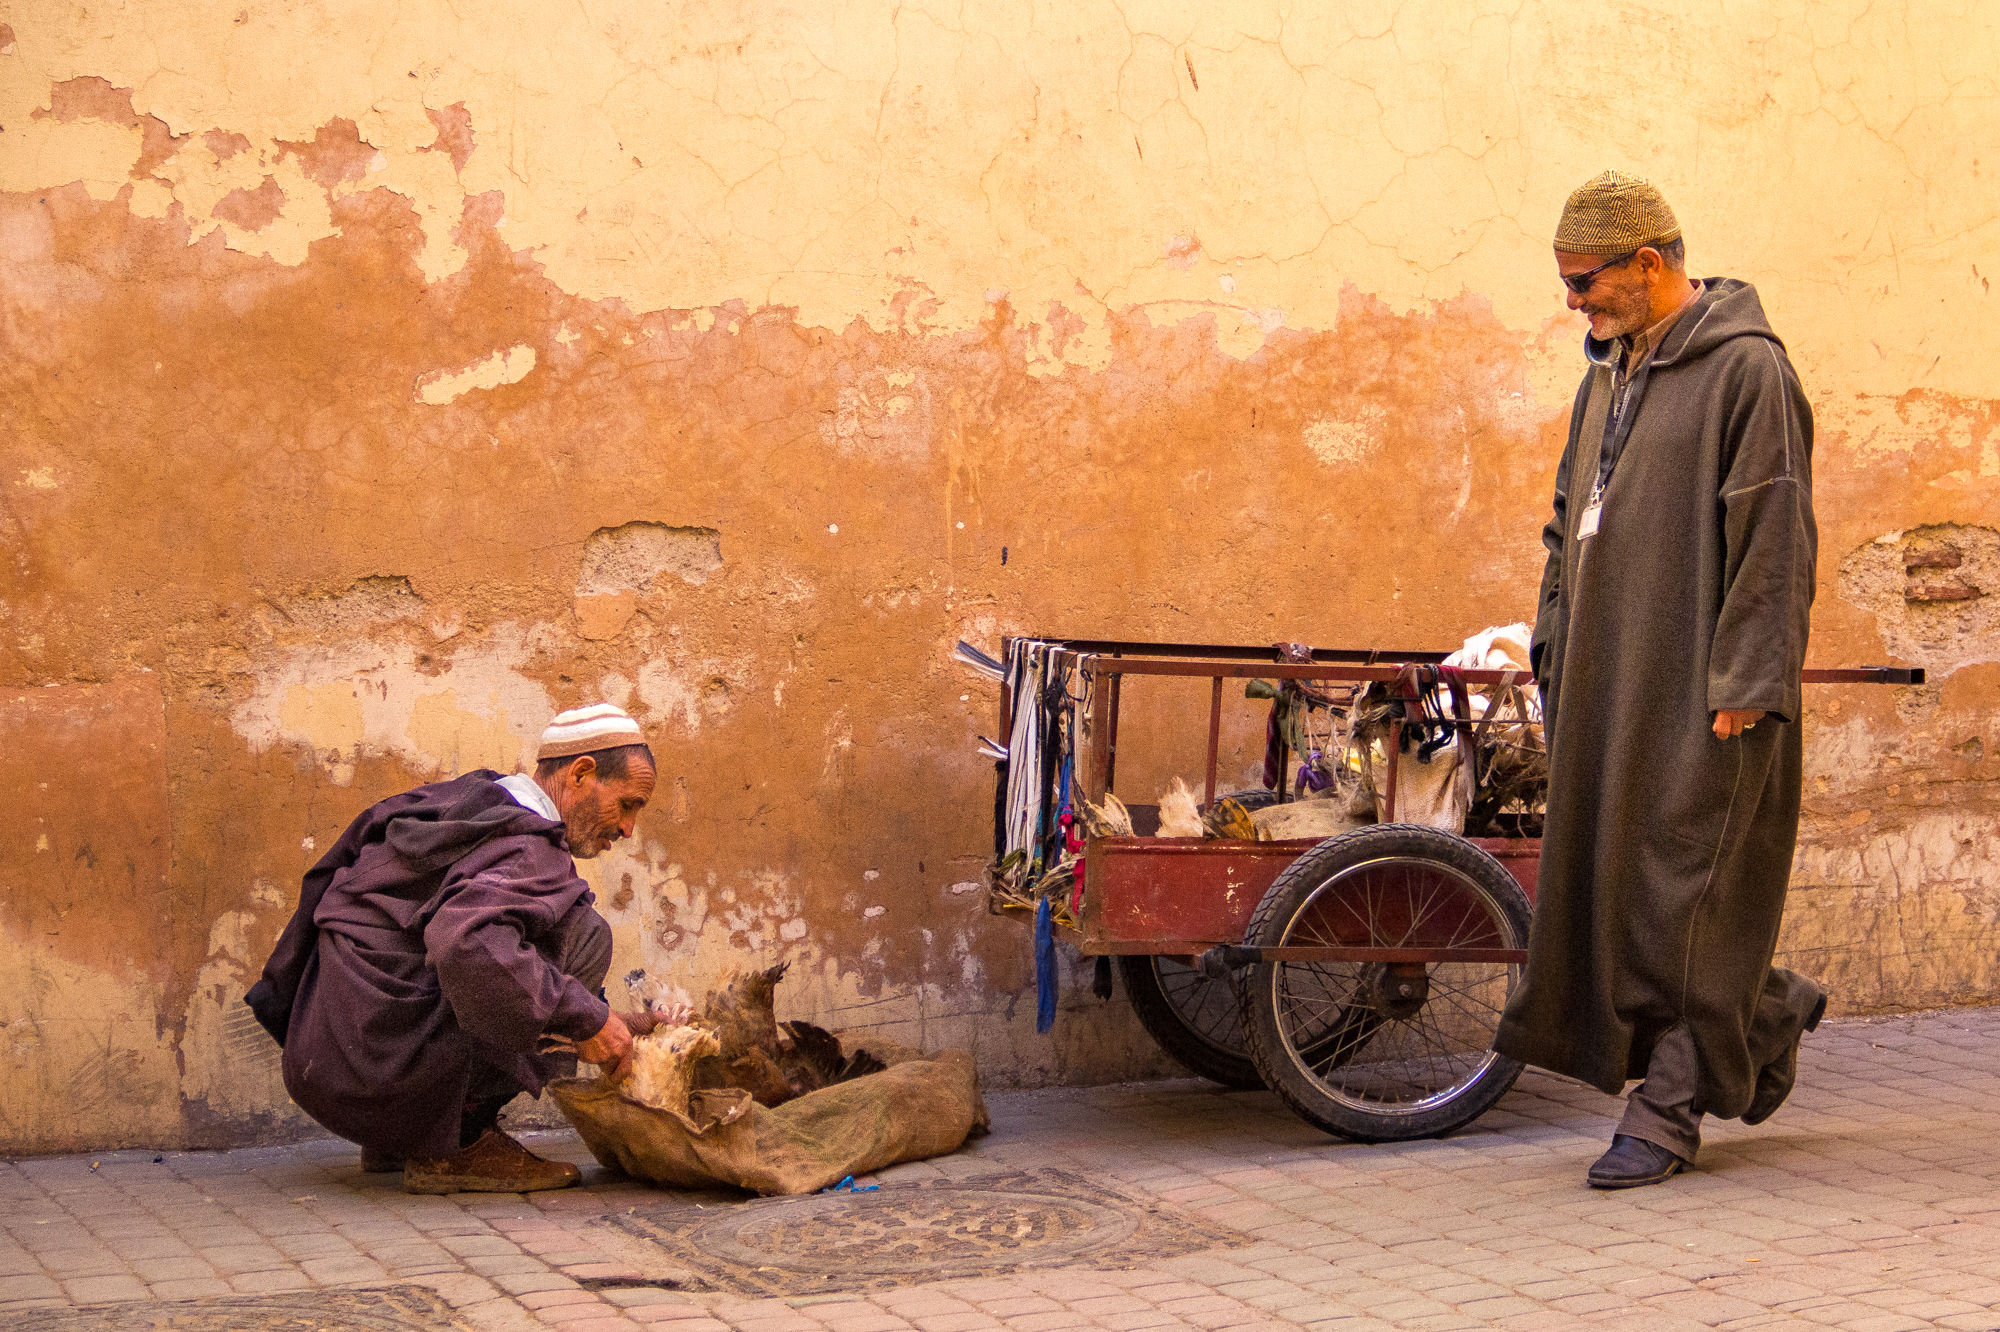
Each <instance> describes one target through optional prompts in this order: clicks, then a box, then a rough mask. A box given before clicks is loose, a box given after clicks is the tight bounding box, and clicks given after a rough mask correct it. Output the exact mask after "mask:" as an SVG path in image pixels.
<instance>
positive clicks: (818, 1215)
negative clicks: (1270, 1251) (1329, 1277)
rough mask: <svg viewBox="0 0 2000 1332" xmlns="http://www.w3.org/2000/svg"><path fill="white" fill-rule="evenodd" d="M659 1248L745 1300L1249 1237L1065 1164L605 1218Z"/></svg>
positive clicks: (1089, 1263) (1136, 1255)
mask: <svg viewBox="0 0 2000 1332" xmlns="http://www.w3.org/2000/svg"><path fill="white" fill-rule="evenodd" d="M604 1224H607V1225H612V1226H616V1227H618V1228H619V1229H621V1230H624V1231H625V1232H627V1233H628V1234H631V1235H635V1236H638V1237H640V1238H642V1239H645V1240H649V1241H651V1242H652V1243H654V1244H656V1245H658V1246H659V1247H660V1248H661V1249H663V1250H664V1251H666V1253H667V1254H668V1255H669V1256H670V1257H671V1258H672V1260H673V1262H674V1263H675V1264H676V1265H679V1266H683V1267H684V1268H685V1269H686V1270H687V1272H688V1280H689V1284H690V1288H694V1289H700V1288H704V1287H705V1288H707V1289H710V1290H731V1291H738V1292H741V1293H744V1294H755V1295H778V1296H786V1295H810V1294H815V1293H820V1292H826V1293H832V1292H836V1291H858V1290H886V1289H889V1288H891V1287H895V1286H912V1285H922V1284H924V1283H926V1282H931V1281H942V1280H945V1279H948V1278H954V1277H968V1276H1000V1275H1003V1274H1005V1273H1009V1272H1019V1271H1024V1270H1027V1269H1030V1268H1054V1267H1091V1268H1097V1269H1101V1270H1107V1271H1108V1270H1112V1269H1115V1268H1119V1267H1130V1266H1134V1265H1136V1264H1139V1263H1151V1262H1157V1261H1159V1260H1160V1259H1162V1258H1171V1257H1174V1256H1175V1255H1178V1254H1183V1253H1196V1252H1199V1251H1201V1250H1203V1249H1213V1248H1225V1247H1230V1246H1233V1245H1238V1244H1244V1243H1248V1242H1249V1241H1248V1240H1246V1239H1245V1238H1244V1237H1243V1236H1241V1235H1240V1234H1238V1233H1236V1232H1234V1231H1230V1230H1226V1229H1223V1228H1221V1227H1218V1226H1213V1225H1210V1224H1208V1223H1207V1222H1205V1221H1202V1220H1200V1219H1199V1218H1197V1217H1193V1216H1188V1215H1185V1214H1183V1213H1180V1212H1178V1211H1176V1210H1175V1209H1174V1208H1171V1207H1168V1206H1166V1205H1164V1204H1162V1203H1159V1202H1141V1201H1139V1200H1138V1199H1135V1198H1129V1197H1126V1196H1125V1195H1124V1194H1122V1193H1119V1192H1118V1191H1117V1190H1115V1189H1111V1188H1107V1187H1105V1186H1104V1185H1102V1184H1099V1183H1097V1182H1095V1181H1094V1180H1088V1179H1084V1178H1082V1177H1080V1176H1077V1175H1073V1174H1070V1173H1069V1172H1067V1171H1063V1170H1047V1169H1041V1170H1013V1171H1008V1172H1006V1173H1005V1174H997V1175H984V1176H976V1177H973V1178H970V1179H930V1180H924V1181H921V1182H912V1183H908V1184H902V1183H898V1184H887V1185H884V1186H883V1187H882V1189H881V1190H880V1191H879V1192H874V1193H820V1194H813V1195H811V1196H808V1197H802V1198H765V1199H759V1200H757V1201H754V1202H744V1203H735V1204H723V1205H720V1206H718V1205H716V1204H714V1203H710V1204H707V1205H702V1204H687V1203H672V1204H667V1205H664V1206H659V1207H636V1208H631V1209H628V1210H627V1211H625V1212H623V1213H618V1214H614V1215H611V1216H607V1217H605V1218H604Z"/></svg>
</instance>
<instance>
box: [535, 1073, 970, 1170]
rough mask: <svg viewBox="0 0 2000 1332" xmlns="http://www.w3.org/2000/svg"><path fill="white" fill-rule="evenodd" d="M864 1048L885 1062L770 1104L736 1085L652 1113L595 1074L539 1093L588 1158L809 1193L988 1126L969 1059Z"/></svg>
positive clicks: (940, 1151)
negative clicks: (682, 1109)
mask: <svg viewBox="0 0 2000 1332" xmlns="http://www.w3.org/2000/svg"><path fill="white" fill-rule="evenodd" d="M869 1048H870V1049H871V1050H873V1051H875V1053H876V1054H877V1056H878V1057H879V1058H881V1059H882V1060H883V1062H885V1063H887V1064H888V1065H889V1067H888V1068H886V1069H884V1070H883V1071H882V1072H880V1073H871V1074H869V1075H868V1076H866V1077H862V1078H856V1079H854V1080H853V1081H851V1082H839V1083H835V1084H834V1085H833V1086H831V1087H825V1088H822V1089H821V1090H819V1091H816V1092H809V1093H807V1094H806V1095H804V1096H801V1097H798V1098H797V1099H795V1100H791V1101H787V1102H785V1103H784V1104H783V1105H781V1106H779V1107H778V1108H777V1109H775V1110H768V1109H766V1108H764V1107H763V1106H761V1105H758V1104H757V1103H756V1102H755V1101H753V1100H751V1099H750V1093H749V1092H747V1091H741V1090H738V1089H736V1088H729V1089H727V1090H721V1091H698V1092H695V1093H693V1094H692V1095H691V1096H690V1097H689V1099H688V1112H687V1113H686V1114H684V1115H683V1114H678V1113H676V1112H674V1111H671V1110H655V1109H653V1108H652V1107H651V1106H645V1105H640V1104H638V1103H637V1102H635V1101H632V1100H630V1099H628V1098H627V1097H625V1096H624V1095H623V1094H621V1093H620V1091H619V1090H618V1087H617V1086H616V1085H615V1084H613V1083H611V1082H609V1081H607V1080H605V1079H601V1078H593V1079H588V1080H586V1079H583V1078H565V1079H562V1080H560V1081H557V1082H552V1083H550V1084H549V1095H550V1096H552V1097H553V1098H554V1099H555V1103H556V1105H557V1106H559V1107H560V1108H561V1109H562V1112H563V1114H564V1115H565V1116H567V1117H568V1119H569V1122H570V1123H571V1124H573V1125H575V1126H576V1131H577V1133H578V1134H580V1135H581V1136H582V1138H583V1141H584V1144H585V1145H586V1146H588V1147H589V1148H590V1154H591V1155H592V1156H594V1157H596V1158H597V1161H598V1164H600V1165H603V1166H606V1167H608V1168H610V1169H613V1170H622V1171H624V1172H625V1173H626V1174H628V1175H630V1176H632V1177H633V1178H634V1179H643V1180H647V1181H649V1182H651V1183H654V1184H664V1185H667V1186H669V1187H673V1188H695V1189H699V1188H712V1187H714V1186H715V1185H717V1184H726V1185H732V1186H734V1187H736V1188H740V1189H749V1190H751V1191H752V1192H755V1193H763V1194H781V1193H814V1192H817V1191H818V1190H820V1189H823V1188H825V1187H826V1186H827V1185H829V1184H837V1183H839V1182H840V1181H841V1180H843V1179H845V1178H846V1177H847V1176H849V1175H862V1174H866V1173H867V1172H869V1171H871V1170H880V1169H882V1168H883V1167H885V1166H891V1165H894V1164H896V1163H897V1162H898V1161H917V1160H922V1159H923V1158H925V1157H930V1156H942V1155H944V1154H945V1153H946V1152H952V1151H956V1150H958V1148H959V1147H960V1145H962V1144H963V1143H964V1142H965V1140H966V1138H967V1137H969V1136H971V1134H972V1133H973V1132H974V1131H975V1130H978V1131H980V1132H984V1131H985V1130H986V1128H987V1127H988V1125H989V1121H988V1119H987V1116H986V1103H985V1102H984V1101H983V1100H981V1099H980V1096H979V1078H978V1075H977V1074H976V1073H975V1072H974V1071H973V1067H972V1056H971V1055H969V1054H967V1053H966V1052H965V1051H963V1050H945V1051H942V1052H940V1053H938V1054H934V1055H924V1054H920V1053H918V1052H917V1051H915V1050H908V1049H900V1048H895V1047H891V1049H892V1051H893V1054H888V1053H883V1052H882V1050H881V1048H880V1047H879V1046H877V1045H876V1044H875V1043H873V1042H871V1043H870V1045H869Z"/></svg>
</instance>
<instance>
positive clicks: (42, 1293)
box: [0, 1272, 64, 1304]
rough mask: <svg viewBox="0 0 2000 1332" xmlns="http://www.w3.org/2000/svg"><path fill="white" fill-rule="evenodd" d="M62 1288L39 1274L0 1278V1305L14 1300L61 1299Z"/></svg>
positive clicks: (62, 1296)
mask: <svg viewBox="0 0 2000 1332" xmlns="http://www.w3.org/2000/svg"><path fill="white" fill-rule="evenodd" d="M62 1298H64V1295H63V1288H62V1287H61V1286H59V1285H57V1284H56V1283H55V1282H54V1281H53V1280H51V1279H50V1278H48V1277H46V1276H43V1275H42V1274H41V1273H40V1272H34V1273H29V1274H26V1275H22V1276H11V1277H0V1304H11V1303H13V1302H14V1301H16V1300H48V1299H62Z"/></svg>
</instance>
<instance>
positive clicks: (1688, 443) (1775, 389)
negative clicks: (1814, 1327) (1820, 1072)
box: [1494, 278, 1818, 1118]
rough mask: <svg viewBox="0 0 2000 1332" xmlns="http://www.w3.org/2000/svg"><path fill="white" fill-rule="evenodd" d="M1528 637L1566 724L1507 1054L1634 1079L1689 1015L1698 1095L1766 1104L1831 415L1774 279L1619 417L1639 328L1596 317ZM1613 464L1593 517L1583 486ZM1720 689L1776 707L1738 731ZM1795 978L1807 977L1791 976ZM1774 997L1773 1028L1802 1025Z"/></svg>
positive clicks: (1641, 383) (1503, 1033)
mask: <svg viewBox="0 0 2000 1332" xmlns="http://www.w3.org/2000/svg"><path fill="white" fill-rule="evenodd" d="M1585 350H1586V353H1587V354H1588V355H1589V357H1590V359H1591V362H1592V365H1591V368H1590V369H1589V371H1588V372H1587V373H1586V374H1585V376H1584V381H1583V384H1582V385H1581V387H1580V388H1579V389H1578V391H1577V398H1576V407H1575V411H1574V412H1573V414H1572V417H1571V425H1570V433H1569V443H1568V447H1567V448H1566V450H1565V451H1564V454H1563V459H1562V463H1561V465H1560V467H1559V468H1558V470H1557V476H1556V490H1555V506H1554V509H1555V511H1554V516H1553V518H1552V519H1551V520H1550V522H1549V524H1548V526H1547V528H1546V529H1545V530H1544V532H1543V544H1544V545H1546V546H1547V547H1548V550H1549V556H1548V563H1547V567H1546V570H1545V572H1544V575H1543V580H1542V594H1541V602H1540V609H1539V615H1538V618H1537V621H1536V625H1535V637H1534V643H1533V646H1532V649H1531V654H1532V657H1533V660H1534V664H1535V670H1536V678H1537V680H1538V681H1539V682H1540V684H1541V688H1542V696H1543V703H1544V708H1545V710H1546V718H1547V725H1548V734H1549V799H1548V821H1547V826H1546V831H1545V835H1544V837H1543V840H1542V861H1541V878H1540V887H1539V890H1538V900H1537V904H1536V909H1535V919H1534V927H1533V929H1532V931H1531V934H1530V938H1529V947H1528V967H1527V972H1526V975H1525V977H1524V980H1523V983H1522V984H1521V986H1520V987H1519V988H1518V989H1517V990H1516V992H1515V994H1514V997H1513V999H1512V1001H1511V1002H1510V1003H1509V1004H1508V1007H1507V1011H1506V1013H1505V1015H1504V1016H1503V1018H1502V1020H1501V1024H1500V1030H1499V1034H1498V1036H1497V1038H1496V1039H1495V1041H1494V1048H1495V1049H1496V1050H1498V1051H1499V1052H1500V1053H1501V1054H1503V1055H1507V1056H1510V1057H1512V1058H1515V1059H1521V1060H1525V1061H1526V1062H1528V1063H1531V1064H1536V1065H1539V1066H1541V1067H1543V1068H1547V1069H1552V1070H1554V1071H1555V1072H1558V1073H1563V1074H1567V1075H1569V1076H1571V1077H1575V1078H1580V1079H1582V1080H1583V1081H1585V1082H1588V1083H1590V1084H1592V1085H1593V1086H1595V1087H1597V1088H1598V1089H1600V1090H1602V1091H1604V1092H1607V1093H1612V1094H1616V1093H1617V1092H1618V1091H1620V1090H1621V1089H1622V1088H1623V1087H1624V1085H1625V1082H1626V1081H1627V1080H1628V1079H1629V1078H1635V1077H1641V1076H1644V1074H1645V1071H1646V1065H1647V1063H1648V1061H1649V1060H1650V1058H1651V1055H1652V1051H1653V1047H1654V1044H1655V1042H1657V1041H1658V1040H1659V1038H1660V1037H1661V1036H1662V1035H1664V1034H1665V1033H1666V1032H1668V1031H1670V1030H1672V1029H1673V1028H1674V1027H1676V1026H1677V1025H1680V1024H1683V1023H1685V1024H1686V1025H1687V1027H1688V1029H1689V1032H1690V1035H1691V1036H1692V1038H1693V1041H1694V1046H1695V1050H1696V1053H1697V1055H1698V1058H1699V1062H1700V1069H1701V1074H1700V1085H1699V1091H1698V1093H1697V1099H1696V1101H1695V1108H1696V1109H1698V1110H1700V1111H1703V1112H1705V1113H1708V1114H1712V1115H1716V1116H1719V1117H1722V1118H1734V1117H1736V1116H1739V1115H1742V1114H1743V1113H1744V1111H1745V1110H1747V1109H1748V1108H1749V1106H1750V1103H1751V1099H1752V1096H1753V1093H1754V1092H1755V1090H1756V1085H1757V1077H1758V1073H1759V1071H1760V1068H1761V1067H1762V1066H1763V1065H1764V1064H1765V1063H1767V1062H1769V1061H1770V1059H1771V1058H1772V1055H1773V1052H1772V1050H1771V1049H1770V1048H1769V1047H1770V1046H1771V1044H1772V1041H1771V1040H1770V1039H1767V1038H1769V1037H1770V1036H1771V1035H1772V1033H1769V1032H1764V1031H1762V1030H1761V1029H1759V1028H1757V1018H1758V1012H1759V1005H1758V1000H1759V996H1760V995H1761V994H1762V993H1763V992H1764V990H1765V989H1766V987H1767V985H1769V986H1772V987H1774V993H1776V994H1779V995H1791V994H1796V995H1798V996H1800V1002H1801V1003H1806V1004H1810V1003H1811V1002H1813V1001H1816V999H1817V994H1818V990H1817V987H1816V986H1813V985H1811V984H1810V983H1808V982H1803V981H1800V980H1799V979H1798V978H1795V977H1792V976H1791V975H1790V973H1786V972H1780V971H1778V970H1776V969H1774V968H1773V967H1772V966H1771V958H1772V954H1773V951H1774V949H1775V948H1776V945H1777V939H1778V925H1779V921H1780V918H1781V916H1782V914H1783V911H1784V903H1785V891H1786V883H1787V879H1788V876H1789V871H1790V868H1791V861H1792V850H1793V845H1794V843H1795V841H1796V839H1797V836H1798V822H1799V800H1800V780H1801V777H1800V774H1801V745H1800V736H1799V721H1800V707H1799V674H1800V671H1801V670H1802V669H1803V667H1804V664H1805V654H1806V636H1807V629H1808V617H1809V613H1810V610H1811V606H1812V599H1813V574H1814V561H1815V558H1816V550H1817V532H1816V528H1815V526H1814V521H1813V510H1812V461H1811V460H1812V413H1811V409H1810V408H1809V407H1808V405H1807V402H1806V397H1805V394H1804V392H1803V391H1802V390H1801V388H1800V386H1799V380H1798V376H1797V374H1796V373H1794V371H1793V369H1792V365H1791V362H1790V360H1789V359H1788V358H1787V357H1786V355H1785V349H1784V345H1783V344H1782V343H1781V342H1780V341H1779V340H1778V337H1777V335H1776V334H1775V333H1773V332H1772V331H1771V327H1770V325H1769V323H1768V322H1767V321H1766V320H1765V317H1764V310H1763V306H1762V304H1761V303H1760V302H1759V301H1758V299H1757V293H1756V290H1755V289H1754V288H1753V287H1751V286H1750V285H1749V284H1747V283H1744V282H1740V281H1736V280H1733V279H1726V278H1725V279H1715V278H1711V279H1708V280H1707V281H1706V282H1705V284H1704V290H1703V292H1702V294H1701V295H1700V297H1698V298H1697V300H1696V301H1695V303H1694V304H1693V306H1692V307H1690V308H1689V309H1688V311H1687V312H1686V313H1685V314H1683V315H1682V317H1681V319H1680V322H1679V323H1678V324H1676V325H1675V326H1674V328H1673V329H1672V330H1671V331H1670V332H1669V333H1668V335H1667V336H1666V337H1665V338H1664V339H1663V340H1662V341H1661V344H1660V346H1659V347H1658V348H1657V349H1656V350H1655V352H1654V354H1653V356H1652V358H1651V359H1650V361H1649V362H1648V363H1646V364H1645V365H1644V366H1643V367H1641V368H1637V369H1635V372H1634V379H1635V381H1638V382H1636V383H1635V384H1634V386H1633V389H1632V392H1633V393H1634V394H1635V395H1636V397H1637V401H1636V404H1635V405H1634V406H1632V407H1629V408H1628V409H1627V411H1626V412H1625V415H1624V419H1623V421H1622V422H1620V423H1619V425H1618V426H1617V427H1616V428H1614V430H1613V431H1612V432H1610V434H1609V435H1607V432H1606V429H1605V427H1606V423H1607V418H1608V417H1609V416H1610V410H1609V408H1610V401H1611V396H1612V387H1613V373H1612V368H1611V367H1612V365H1613V364H1614V361H1615V358H1616V357H1617V356H1618V355H1619V354H1620V352H1621V349H1620V348H1619V347H1618V346H1617V345H1616V344H1607V343H1601V342H1597V341H1596V340H1594V339H1587V340H1586V343H1585ZM1600 456H1604V457H1609V458H1611V459H1613V460H1614V464H1613V467H1612V470H1611V474H1610V477H1609V480H1608V481H1607V482H1606V483H1605V485H1604V490H1603V496H1602V509H1601V512H1600V514H1599V515H1598V520H1597V529H1596V531H1595V532H1594V533H1592V532H1590V531H1589V526H1588V524H1586V523H1585V522H1584V521H1583V519H1584V514H1585V511H1586V504H1585V502H1584V501H1585V500H1586V499H1587V497H1588V496H1589V494H1590V492H1591V489H1592V485H1593V481H1594V480H1595V478H1596V477H1597V475H1598V471H1599V461H1600ZM1723 709H1762V710H1763V711H1764V713H1765V717H1764V718H1763V719H1762V720H1761V721H1759V722H1758V723H1757V724H1756V726H1755V727H1754V728H1753V729H1751V730H1749V731H1746V732H1744V733H1743V734H1742V736H1740V737H1739V738H1737V739H1733V740H1718V739H1717V738H1716V737H1715V734H1714V732H1713V731H1712V730H1711V729H1710V728H1711V726H1712V722H1713V714H1714V713H1715V712H1717V711H1719V710H1723ZM1795 982H1796V983H1795ZM1788 1007H1789V1006H1788V1005H1787V1004H1783V1003H1779V1004H1766V1005H1765V1006H1764V1008H1765V1010H1766V1018H1767V1019H1768V1020H1767V1021H1766V1022H1765V1024H1764V1025H1771V1023H1772V1022H1777V1023H1779V1024H1781V1025H1782V1024H1786V1023H1794V1024H1795V1023H1796V1022H1797V1021H1798V1020H1800V1019H1801V1018H1802V1017H1803V1014H1790V1013H1789V1012H1788V1011H1780V1010H1788Z"/></svg>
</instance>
